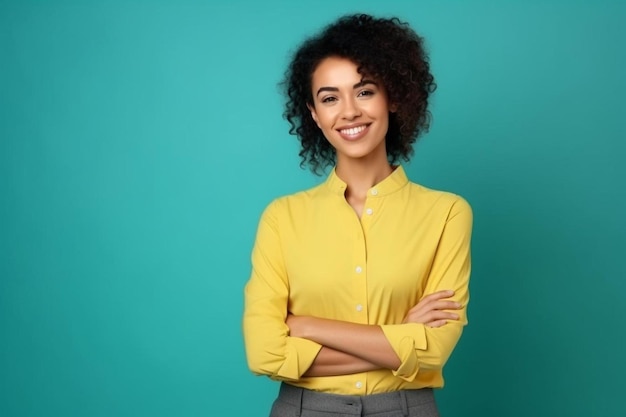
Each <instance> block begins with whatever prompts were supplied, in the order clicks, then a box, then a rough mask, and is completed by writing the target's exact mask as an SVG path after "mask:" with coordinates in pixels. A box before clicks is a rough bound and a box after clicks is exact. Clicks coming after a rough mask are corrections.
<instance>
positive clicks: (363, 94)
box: [357, 90, 375, 97]
mask: <svg viewBox="0 0 626 417" xmlns="http://www.w3.org/2000/svg"><path fill="white" fill-rule="evenodd" d="M374 94H375V93H374V92H373V91H372V90H361V91H359V94H357V97H368V96H373V95H374Z"/></svg>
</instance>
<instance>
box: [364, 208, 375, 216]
mask: <svg viewBox="0 0 626 417" xmlns="http://www.w3.org/2000/svg"><path fill="white" fill-rule="evenodd" d="M365 212H366V213H367V214H369V215H370V216H371V215H372V213H374V210H372V209H371V208H368V209H367V210H365Z"/></svg>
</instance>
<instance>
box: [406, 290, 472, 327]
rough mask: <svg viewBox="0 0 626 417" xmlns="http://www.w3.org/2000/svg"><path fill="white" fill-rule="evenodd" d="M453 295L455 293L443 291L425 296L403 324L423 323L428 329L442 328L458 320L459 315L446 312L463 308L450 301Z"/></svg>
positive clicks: (410, 311)
mask: <svg viewBox="0 0 626 417" xmlns="http://www.w3.org/2000/svg"><path fill="white" fill-rule="evenodd" d="M453 295H454V291H451V290H443V291H437V292H435V293H432V294H429V295H427V296H425V297H424V298H422V299H421V300H420V301H419V303H417V304H416V305H414V306H413V307H412V308H411V309H410V310H409V312H408V313H407V314H406V317H405V318H404V320H402V323H423V324H424V325H426V326H428V327H441V326H443V325H444V324H446V323H447V322H448V320H458V319H459V315H458V314H456V313H452V312H449V311H446V310H458V309H460V308H461V307H462V305H461V304H460V303H457V302H456V301H452V300H448V298H450V297H452V296H453Z"/></svg>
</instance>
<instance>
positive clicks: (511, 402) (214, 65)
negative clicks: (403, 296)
mask: <svg viewBox="0 0 626 417" xmlns="http://www.w3.org/2000/svg"><path fill="white" fill-rule="evenodd" d="M211 3H213V4H211ZM260 3H261V2H255V1H247V2H244V1H233V2H229V3H226V2H224V4H217V2H215V1H213V2H209V1H206V2H200V1H196V2H192V1H167V2H166V1H157V2H154V1H125V2H96V1H83V2H79V1H57V2H45V1H37V2H27V1H24V2H19V1H2V2H0V416H7V417H9V416H11V417H12V416H20V417H31V416H37V417H39V416H65V417H79V416H80V417H83V416H103V417H104V416H107V417H108V416H222V415H237V416H253V417H254V416H264V415H266V414H267V410H268V408H269V405H270V403H271V401H272V399H273V397H274V395H275V391H276V389H277V384H276V383H273V382H271V381H269V380H267V379H266V378H262V377H254V376H252V375H251V374H250V373H249V372H248V370H247V367H246V364H245V359H244V352H243V346H242V337H241V330H240V320H241V312H242V289H243V285H244V283H245V282H246V280H247V278H248V274H249V268H250V265H249V253H250V250H251V247H252V242H253V238H254V233H255V229H256V223H257V220H258V217H259V214H260V212H261V210H262V209H263V207H264V206H265V205H266V204H267V203H268V202H269V201H270V200H271V199H272V198H274V197H276V196H278V195H282V194H285V193H289V192H293V191H296V190H299V189H302V188H305V187H309V186H311V185H313V184H316V183H318V182H319V181H320V179H318V178H316V177H314V176H313V175H311V174H310V173H308V172H307V171H303V170H300V169H299V168H298V163H299V159H298V157H297V150H298V147H297V143H296V141H295V139H294V138H292V137H290V136H289V135H288V133H287V128H288V126H287V124H286V122H285V121H283V120H282V118H281V112H282V108H281V103H282V99H281V97H280V95H279V94H278V90H277V87H276V84H277V82H278V81H279V80H280V78H281V74H282V71H283V68H284V66H285V63H286V60H287V54H288V51H289V50H290V49H291V48H293V47H294V46H295V45H296V44H297V43H298V42H299V41H300V40H302V38H303V36H304V35H305V34H308V33H310V32H311V31H313V30H315V29H317V28H319V27H320V26H321V25H323V24H325V23H327V22H328V21H330V20H332V19H334V18H335V17H337V16H338V15H340V14H343V13H345V12H353V11H365V12H372V13H376V14H383V15H399V16H401V17H403V18H404V19H405V20H408V21H409V22H410V23H411V24H412V25H413V26H414V27H415V28H416V29H417V30H418V31H419V32H421V33H422V34H423V35H425V36H426V38H427V41H428V46H429V48H430V50H431V59H432V66H433V71H434V73H435V76H436V78H437V81H438V84H439V89H438V90H437V93H436V96H435V100H434V104H433V108H432V112H433V116H434V123H433V126H432V129H431V132H430V133H429V134H428V135H427V136H426V137H424V138H423V140H422V141H421V142H420V143H419V145H418V146H417V147H416V156H415V158H414V160H413V161H412V163H411V164H410V165H408V166H407V170H408V173H409V175H410V176H411V178H412V179H413V180H414V181H417V182H421V183H423V184H425V185H427V186H430V187H435V188H441V189H446V190H451V191H455V192H457V193H459V194H461V195H463V196H465V197H466V198H467V199H468V200H469V201H470V203H471V204H472V206H473V207H474V210H475V234H474V240H473V243H474V272H473V277H472V284H471V287H472V302H471V304H470V311H469V314H470V316H469V317H470V325H469V327H468V328H467V330H466V333H465V334H464V336H463V338H462V340H461V342H460V343H459V345H458V347H457V350H456V351H455V353H454V354H453V357H452V358H451V360H450V362H449V364H448V366H447V367H446V372H445V375H446V377H447V385H446V388H445V389H444V390H442V391H440V392H438V393H437V397H438V400H439V402H440V406H441V410H442V414H443V416H474V415H475V416H493V417H500V416H509V417H518V416H519V417H521V416H528V415H533V416H553V415H563V416H564V415H567V416H587V415H595V416H609V415H626V414H625V410H626V406H624V402H623V394H622V389H623V386H624V384H623V378H622V377H623V375H624V374H626V359H625V355H624V354H623V349H624V347H623V346H624V344H625V342H626V340H625V334H626V325H625V324H624V320H623V317H624V313H623V311H621V310H622V305H623V301H622V300H623V296H624V294H625V293H626V279H625V278H626V268H625V266H624V265H625V264H624V260H625V258H626V227H625V226H626V222H625V220H624V217H625V213H626V195H625V194H626V193H625V187H624V185H623V182H624V178H626V169H625V167H624V166H625V156H626V146H625V144H624V143H625V139H626V131H625V128H624V122H625V119H626V106H625V105H624V97H626V82H625V79H626V77H625V70H624V68H626V47H624V41H626V27H625V26H624V21H626V5H625V2H618V1H576V0H575V1H563V2H557V1H550V0H544V1H522V0H520V1H499V2H496V1H489V2H487V1H463V2H461V1H434V0H433V1H395V0H388V1H384V2H382V1H380V0H370V1H342V2H337V1H326V2H323V1H322V2H314V3H313V2H311V3H310V4H305V3H304V2H295V1H284V2H280V1H277V0H266V1H264V2H262V4H260ZM241 394H243V396H242V395H241Z"/></svg>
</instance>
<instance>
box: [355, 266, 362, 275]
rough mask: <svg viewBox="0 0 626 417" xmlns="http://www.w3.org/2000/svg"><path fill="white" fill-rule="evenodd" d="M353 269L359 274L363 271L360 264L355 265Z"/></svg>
mask: <svg viewBox="0 0 626 417" xmlns="http://www.w3.org/2000/svg"><path fill="white" fill-rule="evenodd" d="M355 271H356V273H357V274H360V273H361V272H363V268H361V267H360V266H357V267H356V269H355Z"/></svg>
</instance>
